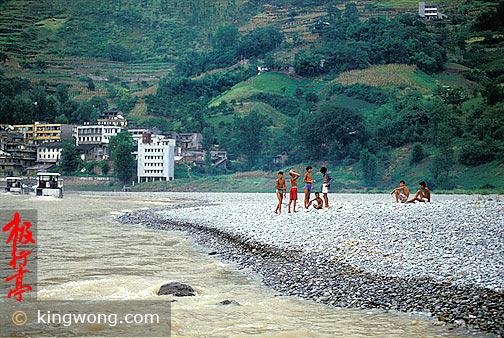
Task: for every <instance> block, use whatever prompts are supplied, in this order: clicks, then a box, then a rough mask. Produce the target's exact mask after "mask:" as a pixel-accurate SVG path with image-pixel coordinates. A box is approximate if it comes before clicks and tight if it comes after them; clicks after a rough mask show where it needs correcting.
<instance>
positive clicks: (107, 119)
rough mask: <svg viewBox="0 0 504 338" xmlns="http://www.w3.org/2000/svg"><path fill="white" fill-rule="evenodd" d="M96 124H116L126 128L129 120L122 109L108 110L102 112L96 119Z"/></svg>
mask: <svg viewBox="0 0 504 338" xmlns="http://www.w3.org/2000/svg"><path fill="white" fill-rule="evenodd" d="M96 124H98V125H101V126H116V127H123V128H126V127H127V126H128V121H127V120H126V119H125V118H124V115H123V113H122V111H120V110H108V111H105V112H103V113H101V114H100V117H98V119H97V120H96Z"/></svg>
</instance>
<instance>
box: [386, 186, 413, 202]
mask: <svg viewBox="0 0 504 338" xmlns="http://www.w3.org/2000/svg"><path fill="white" fill-rule="evenodd" d="M390 194H391V195H392V194H395V202H394V203H398V202H399V200H401V203H404V202H406V201H407V200H408V197H409V189H408V187H407V186H406V182H404V181H400V182H399V187H398V188H395V189H394V190H392V192H391V193H390Z"/></svg>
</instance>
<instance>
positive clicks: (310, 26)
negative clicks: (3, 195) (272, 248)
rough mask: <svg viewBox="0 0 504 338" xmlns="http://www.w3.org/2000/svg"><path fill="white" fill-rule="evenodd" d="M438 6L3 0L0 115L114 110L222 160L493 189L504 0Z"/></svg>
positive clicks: (499, 144) (357, 183) (369, 180)
mask: <svg viewBox="0 0 504 338" xmlns="http://www.w3.org/2000/svg"><path fill="white" fill-rule="evenodd" d="M439 6H440V10H441V11H442V12H443V13H444V14H446V15H448V19H447V20H433V21H425V20H423V19H418V18H416V17H415V14H416V12H417V1H410V0H381V1H378V2H372V1H368V0H358V1H338V2H334V1H329V0H276V1H268V0H219V1H212V0H188V1H182V2H177V1H174V0H143V1H140V2H139V1H131V0H129V1H119V2H117V1H109V0H107V1H99V2H98V1H90V0H86V1H75V0H44V1H30V0H21V1H11V0H3V1H0V10H1V13H2V15H1V17H0V81H1V83H0V122H1V123H23V122H31V121H33V120H45V121H48V122H53V121H58V122H72V123H83V122H88V121H93V119H95V118H96V112H97V111H99V110H103V109H106V108H118V109H121V110H122V111H124V112H125V113H126V114H127V116H128V118H129V119H130V124H131V125H147V126H157V127H159V128H161V129H175V130H178V131H197V132H202V133H203V135H204V137H205V138H206V139H207V140H209V142H211V143H217V144H218V145H219V147H220V148H223V149H226V150H227V151H228V154H229V158H230V159H231V163H232V170H233V171H244V170H249V169H250V168H252V169H257V170H266V172H268V173H269V172H270V170H275V169H278V168H279V167H280V166H281V164H278V163H275V162H274V161H273V159H274V157H275V156H276V155H277V154H280V153H284V152H285V153H287V154H288V157H289V158H288V160H287V162H286V163H284V165H289V164H296V163H301V162H308V161H310V162H324V163H328V164H330V165H331V166H332V167H333V168H338V169H337V170H336V171H337V172H338V176H340V177H341V188H342V189H353V188H355V189H362V188H370V189H375V188H376V189H377V188H380V187H387V186H389V185H391V184H393V182H395V181H396V180H397V179H399V178H401V177H409V178H412V179H415V180H416V179H420V178H424V179H427V180H429V181H431V182H433V186H435V187H436V188H438V189H456V188H459V189H479V188H482V187H487V188H490V189H491V188H492V187H495V189H501V188H502V187H501V185H500V184H499V183H498V181H499V180H500V179H501V178H502V175H503V173H502V170H501V169H502V162H503V161H504V155H503V153H504V140H503V138H502V135H503V134H504V131H503V130H502V125H503V123H502V118H503V115H504V114H503V112H502V111H503V102H502V101H504V87H503V84H504V31H503V30H502V27H501V25H499V24H498V23H499V18H500V17H502V15H504V1H502V0H501V1H500V2H497V1H469V0H464V1H452V0H442V1H440V2H439ZM258 67H262V68H267V70H266V71H265V72H264V73H262V74H260V75H258ZM25 80H27V81H25ZM33 100H36V101H37V102H41V103H42V104H41V105H38V106H37V107H33V105H32V104H31V102H33ZM348 168H351V169H348ZM348 170H350V171H351V175H350V176H351V177H350V176H348V175H347V174H345V173H347V171H348ZM214 171H215V170H213V169H212V168H206V170H205V171H204V173H203V174H202V176H201V179H202V180H207V179H208V180H211V179H212V178H211V177H207V176H206V175H208V174H210V175H214V174H216V173H215V172H214ZM267 176H268V175H267ZM268 182H269V181H268ZM344 182H347V184H346V185H345V184H344ZM338 184H339V183H338Z"/></svg>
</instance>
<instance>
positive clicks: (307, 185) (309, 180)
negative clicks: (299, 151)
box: [303, 166, 315, 210]
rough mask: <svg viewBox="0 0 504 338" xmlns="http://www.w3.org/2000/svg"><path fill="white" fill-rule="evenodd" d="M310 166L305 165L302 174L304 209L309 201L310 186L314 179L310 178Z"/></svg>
mask: <svg viewBox="0 0 504 338" xmlns="http://www.w3.org/2000/svg"><path fill="white" fill-rule="evenodd" d="M312 170H313V169H312V167H311V166H307V167H306V174H305V175H304V178H303V183H304V184H305V186H304V207H305V210H306V209H308V203H309V202H310V193H311V188H312V184H313V183H315V180H312V176H311V173H312Z"/></svg>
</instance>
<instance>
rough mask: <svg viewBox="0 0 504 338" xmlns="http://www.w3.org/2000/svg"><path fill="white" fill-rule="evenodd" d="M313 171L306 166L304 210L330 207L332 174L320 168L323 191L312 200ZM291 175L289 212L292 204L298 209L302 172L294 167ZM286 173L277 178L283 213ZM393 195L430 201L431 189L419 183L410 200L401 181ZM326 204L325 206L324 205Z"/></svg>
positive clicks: (403, 200) (405, 200) (279, 209)
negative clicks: (299, 184) (298, 171)
mask: <svg viewBox="0 0 504 338" xmlns="http://www.w3.org/2000/svg"><path fill="white" fill-rule="evenodd" d="M312 171H313V168H312V167H311V166H307V167H306V173H305V174H304V177H303V183H304V193H305V197H304V211H309V208H310V207H313V208H314V209H326V208H329V198H328V196H327V194H328V193H329V188H330V186H331V183H332V182H333V180H334V179H333V178H332V176H331V175H330V174H329V173H328V172H327V168H326V167H322V168H320V173H321V174H322V175H323V182H322V187H321V192H318V191H317V192H315V198H314V199H312V200H310V195H311V191H312V186H313V184H314V183H315V180H313V179H312ZM289 175H290V183H291V189H290V192H289V197H290V199H289V211H288V212H289V213H290V212H291V204H293V209H292V212H297V211H296V202H297V197H298V186H297V184H298V183H297V180H298V178H299V177H301V174H299V173H297V172H295V171H294V169H291V170H290V171H289ZM283 176H284V173H283V172H281V171H280V172H279V173H278V179H277V180H276V195H277V198H278V205H277V207H276V209H275V213H276V214H281V213H282V202H283V199H284V197H285V198H287V183H286V181H285V178H284V177H283ZM320 193H322V196H323V199H322V198H321V197H320ZM390 194H391V195H395V198H396V201H395V202H394V203H399V202H401V203H414V202H416V201H418V202H430V190H429V188H427V185H426V183H425V182H423V181H422V182H420V183H419V190H418V191H417V192H416V194H415V196H414V197H413V198H411V199H409V200H408V198H409V195H410V191H409V189H408V187H407V186H406V182H404V181H400V182H399V187H397V188H395V189H394V190H392V192H391V193H390ZM324 204H325V206H324Z"/></svg>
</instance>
